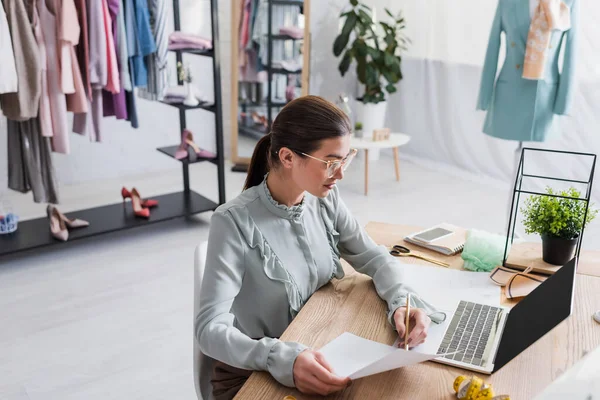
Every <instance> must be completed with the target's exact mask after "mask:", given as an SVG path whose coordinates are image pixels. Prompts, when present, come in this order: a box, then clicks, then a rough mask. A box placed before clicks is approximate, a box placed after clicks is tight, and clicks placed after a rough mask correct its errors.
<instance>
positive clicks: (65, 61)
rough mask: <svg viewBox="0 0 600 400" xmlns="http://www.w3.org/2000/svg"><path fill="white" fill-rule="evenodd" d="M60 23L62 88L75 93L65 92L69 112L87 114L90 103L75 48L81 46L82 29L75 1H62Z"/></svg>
mask: <svg viewBox="0 0 600 400" xmlns="http://www.w3.org/2000/svg"><path fill="white" fill-rule="evenodd" d="M58 23H59V27H58V30H59V35H60V43H61V57H62V58H61V62H62V63H61V76H62V78H63V79H65V80H63V81H62V85H63V86H62V88H63V91H64V90H65V85H67V86H68V89H71V84H72V87H73V91H71V92H65V93H68V94H67V111H72V112H74V113H86V112H87V111H88V101H87V99H86V92H85V87H84V85H83V79H82V77H81V70H80V69H79V63H78V62H77V55H76V54H75V46H77V45H78V44H79V36H80V34H81V28H80V26H79V18H78V17H77V9H76V8H75V3H74V1H73V0H62V4H61V10H60V18H59V19H58ZM62 67H64V68H69V67H70V68H71V71H70V73H69V71H65V70H64V68H62Z"/></svg>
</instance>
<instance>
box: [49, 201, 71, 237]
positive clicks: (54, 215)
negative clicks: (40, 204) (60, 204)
mask: <svg viewBox="0 0 600 400" xmlns="http://www.w3.org/2000/svg"><path fill="white" fill-rule="evenodd" d="M46 214H48V222H49V223H50V233H52V236H53V237H54V238H55V239H57V240H60V241H62V242H66V241H67V240H68V239H69V231H68V230H67V225H66V224H65V221H64V220H63V219H62V218H61V217H60V213H59V212H58V210H57V209H56V208H55V207H52V206H50V205H48V207H47V208H46Z"/></svg>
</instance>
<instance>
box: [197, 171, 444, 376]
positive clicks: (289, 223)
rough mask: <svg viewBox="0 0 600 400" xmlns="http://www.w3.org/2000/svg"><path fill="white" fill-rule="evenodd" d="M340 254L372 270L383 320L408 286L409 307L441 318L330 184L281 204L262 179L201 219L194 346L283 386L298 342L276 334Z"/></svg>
mask: <svg viewBox="0 0 600 400" xmlns="http://www.w3.org/2000/svg"><path fill="white" fill-rule="evenodd" d="M340 257H343V258H344V259H345V260H346V261H348V263H349V264H350V265H351V266H352V267H353V268H354V269H355V270H356V271H358V272H360V273H363V274H367V275H369V276H370V277H371V278H373V282H374V284H375V288H376V290H377V293H378V294H379V296H380V297H381V298H382V299H384V300H385V301H386V302H387V305H388V321H389V322H390V324H392V326H393V320H392V317H393V313H394V311H395V310H396V309H397V308H398V307H401V306H404V305H406V297H407V293H409V292H410V293H411V307H419V308H423V309H425V310H426V312H427V314H428V315H429V316H430V317H431V319H432V320H433V321H434V322H438V323H439V322H441V321H443V320H444V319H445V314H444V313H442V312H439V311H437V310H436V309H435V308H433V307H432V306H431V305H430V304H428V303H427V302H425V301H424V300H423V299H421V298H419V296H418V295H417V294H416V293H414V291H413V290H412V289H411V288H410V287H409V286H408V285H406V284H405V282H404V279H403V273H402V266H401V264H399V263H398V262H397V260H396V259H395V258H394V257H393V256H391V255H390V254H389V252H388V250H387V249H386V248H385V247H384V246H378V245H377V244H375V242H373V240H372V239H371V238H370V237H369V236H368V235H367V233H366V232H365V231H364V229H363V228H362V227H361V226H360V225H359V224H358V222H357V221H356V220H355V219H354V218H353V217H352V215H351V213H350V212H349V211H348V209H347V208H346V205H345V204H344V202H343V201H342V199H341V197H340V195H339V192H338V189H337V187H335V188H334V189H333V190H332V191H331V192H330V193H329V195H328V196H327V197H326V198H323V199H321V198H317V197H315V196H312V195H310V194H308V193H306V194H305V196H304V200H303V201H302V203H301V204H299V205H297V206H293V207H286V206H284V205H281V204H279V203H278V202H276V201H275V200H274V199H273V198H272V197H271V194H270V192H269V189H268V188H267V184H266V178H265V180H264V181H263V182H262V184H260V185H258V186H254V187H252V188H250V189H248V190H246V191H244V192H243V193H242V194H240V195H239V196H238V197H237V198H236V199H234V200H232V201H230V202H228V203H226V204H224V205H222V206H220V207H219V208H218V209H217V210H216V211H215V213H214V214H213V216H212V218H211V226H210V233H209V239H208V253H207V260H206V269H205V272H204V280H203V283H202V288H201V292H200V303H201V307H200V309H199V312H198V314H197V315H196V320H195V326H194V328H195V332H196V338H197V339H198V343H199V345H200V349H201V351H202V352H203V353H204V354H206V355H207V356H209V357H212V358H214V359H216V360H219V361H222V362H224V363H226V364H229V365H231V366H233V367H237V368H242V369H248V370H263V371H268V372H269V373H270V374H271V375H272V376H273V377H274V378H275V379H276V380H277V381H279V382H280V383H282V384H283V385H286V386H290V387H293V386H294V378H293V366H294V361H295V359H296V356H297V355H298V354H299V353H300V352H301V351H303V350H304V349H306V348H307V347H306V346H305V345H303V344H301V343H295V342H282V341H280V340H279V339H278V338H279V337H280V336H281V334H282V333H283V332H284V331H285V329H286V328H287V327H288V325H289V324H290V322H291V321H292V320H293V318H294V317H295V316H296V315H297V314H298V312H300V310H301V309H302V306H303V305H304V304H305V303H306V302H307V301H308V299H309V298H310V296H311V295H312V294H313V293H314V292H315V291H317V290H318V289H319V288H320V287H321V286H323V285H325V284H326V283H328V282H329V281H330V280H331V279H332V278H338V279H341V278H343V277H344V270H343V269H342V264H341V262H340Z"/></svg>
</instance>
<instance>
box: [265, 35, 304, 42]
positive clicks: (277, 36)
mask: <svg viewBox="0 0 600 400" xmlns="http://www.w3.org/2000/svg"><path fill="white" fill-rule="evenodd" d="M271 39H273V40H293V41H298V40H303V39H304V38H295V37H291V36H290V35H271Z"/></svg>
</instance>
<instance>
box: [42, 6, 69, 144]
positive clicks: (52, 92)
mask: <svg viewBox="0 0 600 400" xmlns="http://www.w3.org/2000/svg"><path fill="white" fill-rule="evenodd" d="M55 5H56V4H55V2H54V0H39V1H38V3H37V7H38V12H39V17H40V25H41V27H42V34H43V37H44V43H45V45H46V46H45V47H46V61H47V63H48V64H47V70H46V73H47V74H46V76H47V83H48V99H49V103H50V114H51V118H52V130H53V135H52V149H53V150H54V151H55V152H57V153H63V154H69V152H70V145H69V130H68V128H67V101H66V99H65V94H64V93H63V91H62V88H61V84H60V82H61V80H60V62H59V57H60V53H59V52H58V48H57V43H58V42H57V39H58V38H57V35H56V32H57V20H56V11H57V10H56V7H55Z"/></svg>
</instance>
